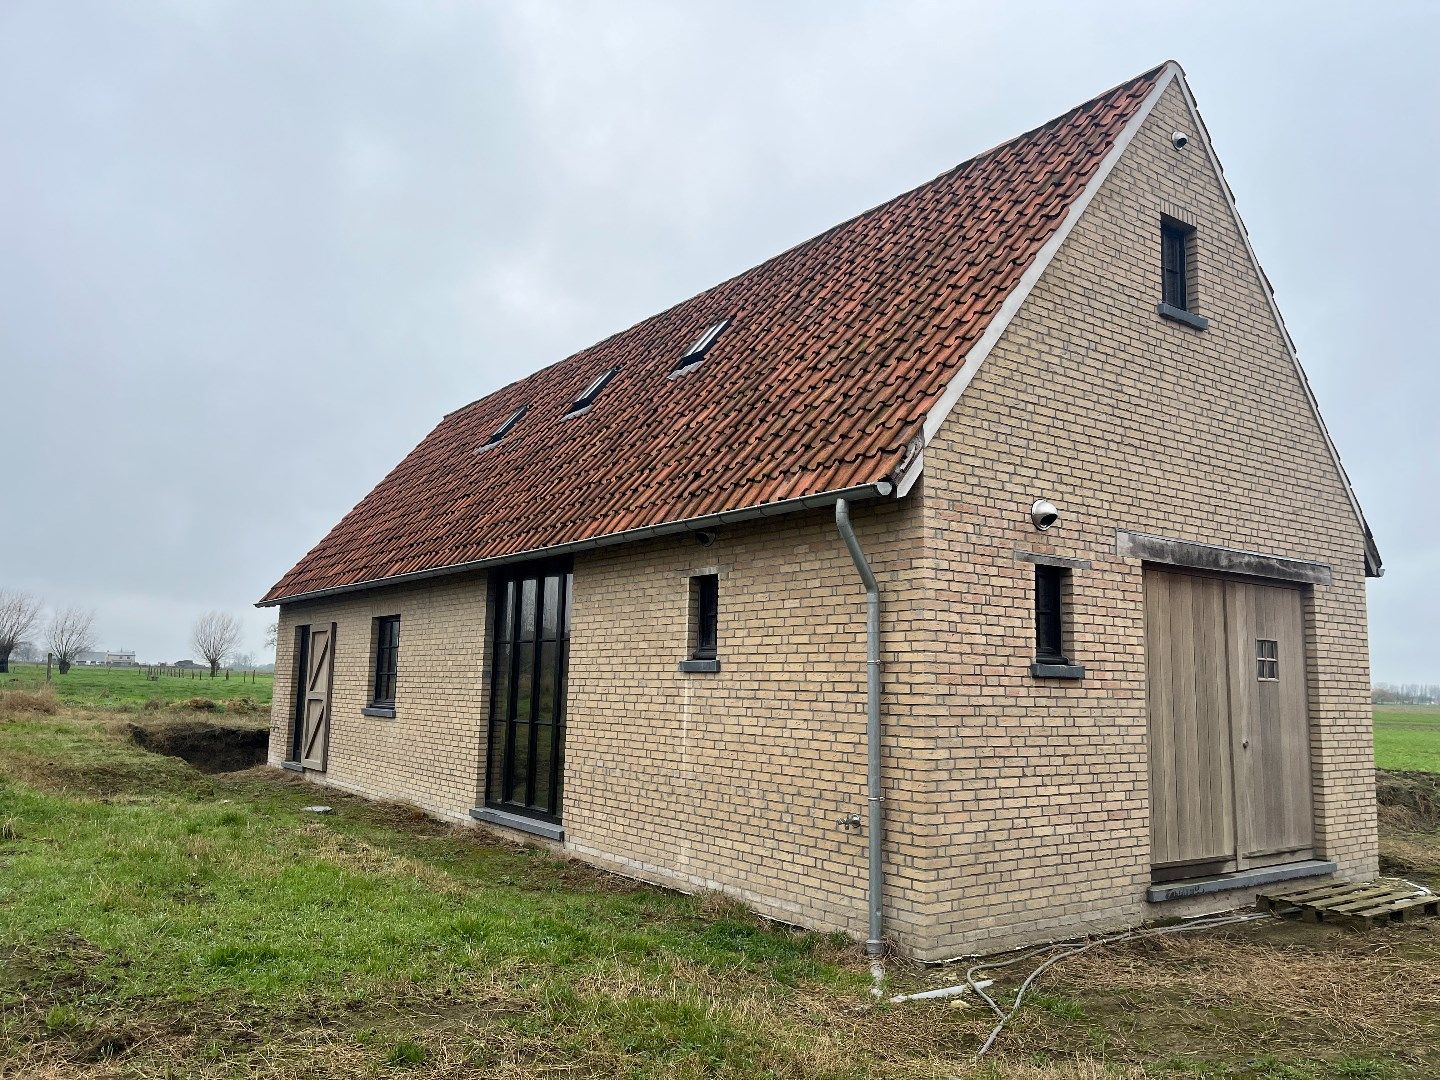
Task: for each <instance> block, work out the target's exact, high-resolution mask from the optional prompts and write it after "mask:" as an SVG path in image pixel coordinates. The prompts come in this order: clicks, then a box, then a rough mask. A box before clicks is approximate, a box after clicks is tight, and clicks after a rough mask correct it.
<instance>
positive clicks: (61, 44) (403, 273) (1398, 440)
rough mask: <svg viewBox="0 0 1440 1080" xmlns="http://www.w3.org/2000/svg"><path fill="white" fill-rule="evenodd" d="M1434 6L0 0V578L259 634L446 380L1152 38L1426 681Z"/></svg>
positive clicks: (1437, 155)
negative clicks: (237, 618) (1175, 78)
mask: <svg viewBox="0 0 1440 1080" xmlns="http://www.w3.org/2000/svg"><path fill="white" fill-rule="evenodd" d="M1082 9H1084V10H1082ZM1102 9H1103V10H1102ZM1437 34H1440V5H1434V4H1401V5H1394V6H1390V7H1388V8H1383V10H1382V7H1379V6H1376V5H1369V4H1367V5H1363V6H1362V5H1358V4H1357V5H1354V6H1343V7H1342V6H1340V5H1332V4H1324V3H1313V2H1310V3H1297V4H1281V3H1256V2H1255V0H1246V2H1244V3H1239V4H1223V3H1205V4H1197V5H1194V6H1193V7H1189V8H1187V6H1186V5H1184V4H1176V3H1169V4H1154V3H1144V4H1133V5H1129V4H1114V5H1109V6H1108V8H1106V7H1105V6H1104V5H1099V4H1086V5H1081V4H1072V3H1063V4H1055V5H1043V6H1036V5H1028V6H1027V5H1024V4H1009V3H1007V4H998V3H984V4H960V3H950V4H930V3H911V4H907V3H898V2H894V0H890V2H885V3H874V4H858V3H839V2H834V0H830V2H825V3H814V4H789V5H780V4H774V3H760V4H753V5H751V4H741V3H723V4H718V3H717V4H711V5H705V4H699V3H694V2H687V3H683V4H682V3H669V2H667V3H653V4H651V3H638V2H637V3H616V4H584V3H540V2H535V0H524V2H523V3H522V2H519V0H517V2H515V3H511V4H500V3H493V2H485V3H481V2H478V0H477V2H474V3H423V2H418V0H406V2H403V3H402V2H396V3H362V2H357V0H334V2H331V3H300V2H295V0H283V2H281V0H275V2H270V3H266V2H259V0H243V2H241V0H236V2H227V0H207V2H180V0H172V2H168V3H161V2H155V3H143V2H138V0H127V2H123V3H122V2H120V0H116V2H113V3H110V4H86V3H80V2H76V0H71V2H65V3H56V2H55V0H35V2H23V0H0V425H3V428H4V445H5V446H6V448H7V449H8V456H7V458H6V460H5V461H4V465H3V469H4V471H3V472H0V588H3V587H7V586H8V587H21V588H26V589H30V590H33V591H34V592H37V593H39V594H41V595H42V596H43V597H45V598H46V599H47V600H48V601H50V602H51V603H52V604H55V603H83V604H87V605H91V606H93V607H95V608H96V609H97V611H98V629H99V631H100V644H101V646H102V647H106V648H112V649H118V648H128V649H135V650H138V651H139V652H140V653H141V655H142V657H143V658H151V659H167V660H174V659H177V658H179V657H182V656H186V655H188V654H189V652H190V649H189V645H188V636H189V634H188V629H189V625H190V623H191V622H192V620H193V619H194V617H195V616H196V615H197V614H198V613H200V612H202V611H204V610H206V609H209V608H220V609H223V610H227V611H232V612H235V613H237V614H239V615H241V616H242V617H243V618H244V619H245V621H246V626H247V630H248V640H247V642H246V646H247V647H248V648H249V649H251V650H253V651H255V652H257V653H258V652H260V651H261V641H262V631H263V628H264V626H265V624H266V622H267V621H269V620H270V619H272V618H273V613H271V612H261V611H256V610H254V609H252V608H251V607H250V605H251V603H252V602H253V601H254V600H255V599H257V598H258V597H259V596H260V595H261V594H263V593H264V592H265V590H266V589H267V588H268V587H269V586H270V585H271V584H272V583H273V582H274V581H275V580H276V579H277V578H279V576H280V575H281V574H282V573H283V572H284V571H285V570H287V569H288V568H289V567H290V566H291V565H292V564H293V563H294V562H295V561H296V559H297V558H298V557H299V556H300V555H301V554H303V553H304V552H305V551H306V550H307V549H308V548H309V547H310V546H311V545H312V544H314V543H315V541H316V540H318V539H319V538H320V536H321V535H323V534H324V532H325V531H326V530H327V529H328V528H329V527H330V526H331V525H332V524H334V523H335V522H336V521H337V520H338V519H339V518H340V517H341V515H343V514H344V513H345V511H347V510H348V509H349V508H350V507H351V506H352V505H354V503H355V502H357V501H358V500H359V499H360V497H361V496H363V495H364V494H365V492H366V491H368V490H369V489H370V487H371V486H373V485H374V484H375V483H376V482H377V481H378V480H379V479H380V478H381V476H382V475H384V473H385V472H386V471H387V470H388V469H389V468H390V467H391V466H393V465H394V464H395V463H396V462H397V461H399V459H400V458H401V457H402V456H403V455H404V454H405V453H406V452H407V451H408V450H409V449H410V448H411V447H412V446H413V445H414V444H415V443H416V442H417V441H418V440H419V439H420V438H421V437H422V436H423V435H424V434H425V433H426V432H427V431H428V430H429V429H430V428H431V427H432V426H433V425H434V423H435V422H436V421H437V420H438V419H439V418H440V416H441V415H442V414H443V413H445V412H447V411H449V410H451V409H453V408H455V407H457V406H458V405H461V404H464V403H465V402H468V401H471V400H473V399H474V398H477V397H480V396H481V395H483V394H486V393H488V392H489V391H491V390H494V389H495V388H496V387H498V386H501V385H502V384H504V383H506V382H509V381H510V380H512V379H514V378H516V377H518V376H521V375H523V374H525V373H527V372H529V371H532V370H533V369H535V368H537V367H540V366H542V365H544V364H547V363H550V362H552V361H554V360H557V359H559V358H561V357H563V356H566V355H568V354H569V353H571V352H573V351H574V350H576V349H578V348H580V347H583V346H585V345H588V344H590V343H592V342H594V341H595V340H597V339H599V338H601V337H603V336H605V335H607V334H609V333H611V332H613V331H615V330H618V329H621V328H623V327H626V326H629V325H630V324H632V323H634V322H635V321H636V320H638V319H640V318H643V317H644V316H646V315H648V314H651V313H653V312H655V311H658V310H660V309H662V308H664V307H666V306H667V305H669V304H671V303H673V302H675V301H677V300H680V299H683V298H684V297H686V296H689V295H691V294H693V293H695V292H697V291H699V290H701V289H703V288H704V287H706V286H708V285H711V284H714V283H715V282H717V281H719V280H721V279H723V278H725V277H728V276H730V275H732V274H734V273H736V272H738V271H740V270H743V269H745V268H747V267H749V266H751V265H753V264H755V263H756V262H758V261H760V260H761V259H764V258H765V257H767V256H769V255H772V254H774V253H775V252H778V251H780V250H782V249H784V248H786V247H788V246H790V245H791V244H794V243H795V242H797V241H799V240H802V239H804V238H806V237H808V236H811V235H813V234H815V233H817V232H819V231H821V230H823V229H825V228H826V227H828V226H830V225H832V224H834V223H835V222H837V221H840V220H841V219H843V218H846V217H848V216H850V215H852V214H854V213H856V212H857V211H860V210H863V209H865V208H867V207H869V206H872V205H874V204H875V203H877V202H880V201H883V200H885V199H887V198H889V197H890V196H893V195H895V194H898V193H899V192H900V191H902V190H905V189H907V188H909V187H912V186H914V185H916V184H917V183H920V182H922V181H924V180H927V179H929V178H930V177H932V176H934V175H935V174H937V173H939V172H941V171H943V170H945V169H947V168H949V167H950V166H952V165H954V164H956V163H958V162H960V161H962V160H964V159H965V158H967V157H970V156H971V155H973V154H975V153H976V152H978V151H980V150H983V149H985V148H986V147H989V146H991V145H993V144H994V143H996V142H999V141H1001V140H1003V139H1005V138H1007V137H1009V136H1011V135H1014V134H1017V133H1019V132H1020V131H1022V130H1024V129H1026V128H1029V127H1033V126H1034V125H1036V124H1037V123H1040V122H1043V121H1044V120H1046V119H1048V118H1050V117H1052V116H1054V115H1056V114H1058V113H1060V112H1062V111H1064V110H1065V109H1067V108H1069V107H1070V106H1072V105H1075V104H1078V103H1079V102H1080V101H1082V100H1084V99H1085V98H1088V97H1090V96H1092V95H1094V94H1095V93H1097V92H1099V91H1101V90H1104V89H1105V88H1107V87H1109V86H1112V85H1114V84H1115V83H1117V82H1120V81H1121V80H1123V79H1125V78H1128V77H1129V76H1131V75H1135V74H1137V73H1139V72H1141V71H1143V70H1145V69H1147V68H1149V67H1151V66H1153V65H1155V64H1157V63H1159V62H1160V61H1162V60H1164V59H1167V58H1172V57H1173V58H1175V59H1178V60H1179V61H1180V62H1181V63H1182V64H1183V65H1184V66H1185V68H1186V70H1187V72H1188V74H1189V76H1190V80H1191V84H1192V86H1193V88H1194V90H1195V93H1196V95H1197V97H1198V99H1199V103H1200V108H1201V111H1202V113H1203V114H1204V116H1205V118H1206V122H1207V124H1208V125H1209V128H1210V131H1211V133H1212V135H1213V136H1214V139H1215V143H1216V149H1217V151H1218V153H1219V155H1220V158H1221V160H1222V162H1223V163H1224V164H1225V167H1226V170H1227V175H1228V176H1229V178H1230V181H1231V183H1232V185H1233V187H1234V189H1235V192H1236V195H1237V197H1238V200H1239V203H1240V211H1241V213H1242V215H1243V216H1244V217H1245V220H1246V223H1247V225H1248V226H1249V228H1250V232H1251V235H1252V237H1253V240H1254V243H1255V246H1256V248H1257V249H1258V251H1259V255H1260V259H1261V261H1262V263H1263V264H1264V266H1265V268H1266V270H1267V272H1268V273H1269V275H1270V278H1271V279H1272V281H1273V282H1274V284H1275V288H1276V292H1277V295H1278V299H1279V302H1280V306H1281V309H1282V310H1283V311H1284V313H1285V316H1286V319H1287V321H1288V323H1289V326H1290V329H1291V331H1292V333H1293V334H1294V336H1295V338H1296V341H1297V343H1298V345H1299V348H1300V356H1301V359H1302V361H1303V362H1304V364H1305V366H1306V368H1307V370H1308V372H1309V375H1310V379H1311V381H1312V383H1313V385H1314V388H1315V392H1316V394H1317V396H1318V397H1319V400H1320V404H1321V407H1322V409H1323V411H1324V413H1325V417H1326V419H1327V421H1328V424H1329V427H1330V430H1331V433H1332V435H1333V436H1334V439H1335V442H1336V443H1337V444H1338V446H1339V448H1340V452H1341V454H1342V456H1343V458H1344V460H1345V463H1346V465H1347V467H1348V469H1349V472H1350V475H1351V477H1352V478H1353V480H1354V482H1355V486H1356V488H1357V490H1358V493H1359V496H1360V500H1361V502H1362V504H1363V505H1364V507H1365V509H1366V512H1367V514H1368V517H1369V519H1370V523H1371V526H1372V528H1373V529H1374V532H1375V535H1376V537H1377V539H1378V541H1379V544H1380V549H1381V552H1382V553H1383V555H1384V557H1385V561H1386V566H1387V573H1386V576H1385V577H1384V579H1383V580H1381V581H1378V582H1373V583H1372V584H1371V586H1370V618H1371V635H1372V648H1373V656H1374V672H1375V676H1376V677H1377V678H1380V679H1389V680H1401V679H1407V680H1409V679H1416V680H1418V679H1425V680H1430V681H1440V659H1437V655H1440V651H1437V647H1436V646H1437V640H1436V639H1437V632H1440V615H1437V612H1440V583H1437V581H1440V538H1437V531H1440V515H1437V511H1436V508H1435V502H1436V498H1437V493H1436V491H1435V483H1436V479H1437V458H1440V434H1437V420H1440V418H1437V415H1436V414H1437V408H1436V406H1437V397H1440V378H1437V374H1436V367H1437V357H1436V348H1435V345H1434V341H1435V338H1436V335H1437V330H1436V324H1435V323H1434V322H1432V321H1431V318H1430V317H1431V316H1432V315H1434V314H1435V308H1436V306H1437V298H1440V269H1437V268H1440V259H1437V257H1436V252H1437V251H1440V224H1437V223H1440V205H1437V204H1440V196H1437V191H1440V187H1437V184H1440V136H1437V131H1440V121H1437V105H1440V95H1437V90H1436V80H1435V77H1434V74H1433V56H1432V48H1433V41H1434V39H1435V37H1436V35H1437ZM1297 513H1301V514H1303V508H1297Z"/></svg>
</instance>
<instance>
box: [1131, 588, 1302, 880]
mask: <svg viewBox="0 0 1440 1080" xmlns="http://www.w3.org/2000/svg"><path fill="white" fill-rule="evenodd" d="M1145 639H1146V642H1145V644H1146V664H1147V674H1148V679H1147V700H1148V708H1149V732H1150V808H1151V817H1150V839H1151V860H1152V866H1153V869H1154V876H1155V877H1156V879H1157V880H1168V879H1175V878H1182V877H1195V876H1201V875H1205V874H1214V873H1224V872H1227V871H1231V870H1237V869H1243V868H1244V867H1246V866H1249V865H1252V863H1256V862H1276V861H1285V860H1287V859H1291V858H1306V857H1308V856H1309V854H1310V850H1309V849H1310V846H1311V819H1312V809H1311V797H1310V732H1309V721H1308V717H1307V713H1306V706H1305V652H1304V649H1305V642H1304V621H1303V612H1302V605H1301V594H1300V592H1299V591H1298V590H1296V589H1293V588H1285V587H1281V586H1269V585H1258V584H1251V583H1249V582H1243V581H1233V580H1226V579H1223V578H1218V577H1204V576H1200V575H1190V574H1179V573H1166V572H1163V571H1158V570H1147V571H1146V574H1145Z"/></svg>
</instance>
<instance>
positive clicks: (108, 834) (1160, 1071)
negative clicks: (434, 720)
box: [0, 698, 1440, 1080]
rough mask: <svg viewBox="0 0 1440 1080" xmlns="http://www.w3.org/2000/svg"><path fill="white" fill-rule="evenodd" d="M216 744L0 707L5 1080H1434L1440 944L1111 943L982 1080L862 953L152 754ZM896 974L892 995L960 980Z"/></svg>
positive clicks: (71, 712) (1275, 930)
mask: <svg viewBox="0 0 1440 1080" xmlns="http://www.w3.org/2000/svg"><path fill="white" fill-rule="evenodd" d="M208 722H210V721H209V720H208V719H207V718H206V717H204V716H199V717H196V716H193V715H191V714H187V713H179V712H176V711H174V710H166V711H163V712H146V713H124V712H115V711H81V710H75V709H63V710H61V711H60V712H58V713H55V714H44V713H35V712H32V711H26V710H21V709H17V708H14V707H13V706H7V705H6V704H5V703H4V701H3V698H0V1076H9V1075H16V1076H21V1075H28V1076H36V1077H71V1076H75V1077H78V1076H86V1077H90V1076H98V1077H106V1076H116V1077H137V1078H138V1077H160V1076H170V1077H191V1076H195V1077H229V1076H254V1075H265V1076H285V1077H301V1076H303V1077H353V1076H414V1077H474V1076H484V1077H490V1076H502V1077H507V1076H517V1077H518V1076H564V1077H591V1076H604V1077H614V1076H628V1077H672V1076H679V1077H702V1076H704V1077H710V1076H716V1077H747V1078H748V1077H764V1076H771V1077H801V1076H825V1077H854V1078H860V1077H871V1076H875V1077H940V1076H964V1077H984V1078H986V1080H1003V1078H1011V1077H1013V1078H1017V1080H1029V1078H1034V1080H1041V1078H1058V1077H1073V1078H1081V1077H1085V1078H1101V1077H1119V1078H1128V1077H1142V1076H1143V1077H1158V1076H1177V1077H1179V1076H1184V1077H1217V1078H1218V1077H1248V1078H1255V1080H1303V1078H1317V1080H1318V1078H1321V1077H1337V1076H1338V1077H1352V1078H1372V1080H1375V1078H1390V1077H1395V1078H1398V1077H1404V1076H1433V1075H1436V1074H1437V1073H1440V935H1437V931H1436V928H1435V927H1434V926H1433V925H1430V924H1425V923H1420V924H1415V925H1411V926H1401V927H1395V928H1391V929H1386V930H1383V931H1378V932H1375V933H1372V934H1369V935H1360V934H1355V933H1351V932H1348V931H1340V930H1333V929H1330V928H1327V927H1314V926H1309V925H1304V924H1292V923H1273V922H1272V923H1260V924H1248V925H1246V926H1244V927H1239V928H1234V929H1231V930H1228V931H1221V932H1208V933H1205V934H1204V935H1195V936H1184V937H1181V936H1176V937H1169V938H1156V939H1150V940H1147V941H1142V942H1136V943H1132V944H1128V945H1116V946H1108V947H1105V948H1097V949H1094V950H1092V951H1091V952H1089V953H1086V954H1085V955H1084V956H1081V957H1077V958H1075V959H1073V960H1069V961H1066V962H1065V963H1064V964H1062V965H1059V966H1058V967H1056V968H1054V969H1052V970H1051V971H1050V972H1048V973H1047V974H1046V975H1045V976H1044V977H1043V978H1042V979H1041V980H1040V981H1039V982H1038V983H1037V986H1036V990H1037V993H1036V996H1035V997H1034V999H1033V1002H1032V1004H1031V1005H1029V1006H1027V1007H1026V1008H1025V1009H1023V1010H1022V1011H1021V1013H1020V1014H1019V1015H1018V1016H1017V1017H1016V1019H1015V1021H1014V1022H1013V1023H1012V1025H1011V1026H1010V1027H1009V1028H1007V1029H1006V1032H1005V1034H1004V1035H1003V1036H1002V1037H1001V1041H1000V1045H999V1048H998V1050H997V1052H996V1054H995V1055H994V1056H993V1058H992V1059H987V1061H986V1062H985V1063H983V1064H978V1065H977V1064H976V1063H975V1061H974V1058H973V1055H974V1051H975V1048H976V1046H977V1045H978V1043H979V1041H980V1039H981V1038H982V1037H983V1035H984V1034H985V1033H986V1032H987V1031H988V1029H989V1026H990V1021H989V1015H988V1013H986V1012H984V1011H983V1010H982V1009H980V1008H977V1007H973V1006H972V1007H956V1006H954V1005H950V1004H946V1003H944V1002H934V1003H912V1004H907V1005H901V1006H889V1005H876V1004H874V1003H873V1002H872V1001H871V999H870V997H869V994H868V987H869V979H868V972H867V970H866V965H865V963H864V961H863V959H862V958H861V957H860V956H859V955H858V952H857V950H856V949H855V948H854V947H853V946H851V945H850V944H849V943H848V942H845V941H843V940H840V939H837V938H834V937H827V936H822V935H817V934H811V933H802V932H797V931H792V930H788V929H786V928H783V927H779V926H776V925H774V924H769V923H766V922H763V921H762V920H759V919H757V918H756V917H754V916H752V915H750V914H749V913H748V912H746V911H745V910H744V909H743V908H741V907H740V906H738V905H736V904H734V903H732V902H730V901H726V900H722V899H718V898H716V897H713V896H695V897H686V896H680V895H677V894H674V893H670V892H666V891H664V890H661V889H656V888H651V887H649V886H644V885H639V884H636V883H633V882H630V881H627V880H625V879H621V878H617V877H613V876H610V875H607V874H604V873H601V872H599V871H596V870H593V869H590V868H588V867H585V866H583V865H581V864H578V863H574V862H568V861H563V860H560V859H557V858H554V857H552V856H550V855H548V854H546V853H544V852H542V851H540V850H538V849H535V848H529V847H524V846H521V845H517V844H509V843H504V842H499V841H496V840H493V839H489V838H487V837H486V836H484V835H481V834H479V833H477V832H476V831H474V830H468V829H462V828H459V827H451V826H447V825H444V824H440V823H437V822H434V821H431V820H428V819H426V818H424V817H422V816H420V815H419V814H417V813H415V812H413V811H410V810H406V809H403V808H399V807H395V806H388V805H383V804H375V803H368V802H365V801H362V800H359V799H353V798H350V797H347V796H345V795H343V794H341V793H339V792H335V791H333V790H321V789H317V788H315V787H313V786H311V785H308V784H305V783H304V782H302V781H299V780H296V779H294V778H292V777H290V776H289V775H288V774H279V773H276V772H275V771H272V770H266V769H252V770H247V771H242V772H234V773H223V774H217V775H204V774H201V773H199V772H197V771H195V770H194V769H192V768H191V767H190V766H188V765H186V764H185V763H183V762H181V761H179V760H178V759H176V758H172V757H166V756H161V755H159V754H155V753H149V752H147V751H144V750H141V749H140V748H139V747H138V746H137V745H135V741H134V739H135V737H136V730H137V728H140V729H144V731H145V732H148V733H150V735H156V734H158V733H160V732H161V731H163V730H164V729H165V728H166V727H167V726H172V725H191V726H192V727H193V726H194V725H196V724H197V723H208ZM220 723H222V724H227V725H230V726H231V727H234V726H235V725H243V724H246V723H249V724H255V725H257V726H258V725H259V724H262V723H263V720H258V721H257V720H250V719H246V718H243V717H239V716H235V717H223V718H221V719H220ZM147 741H148V736H147ZM1404 785H1405V786H1404V790H1403V791H1400V792H1399V794H1397V796H1396V797H1397V799H1399V800H1400V801H1402V802H1404V803H1406V805H1405V806H1399V805H1397V806H1396V807H1393V808H1391V809H1392V810H1393V814H1392V815H1391V816H1390V817H1389V818H1388V819H1387V820H1390V821H1392V822H1393V823H1394V824H1395V825H1397V826H1398V827H1400V828H1402V829H1403V838H1402V846H1401V847H1400V848H1398V849H1396V850H1397V851H1398V854H1396V855H1393V856H1387V858H1392V860H1393V859H1399V860H1400V862H1398V863H1395V862H1393V861H1392V864H1391V868H1392V869H1393V868H1395V867H1397V866H1398V867H1399V868H1401V869H1404V870H1405V871H1406V872H1407V873H1408V874H1410V875H1411V876H1414V877H1422V876H1425V875H1426V874H1440V821H1437V820H1436V819H1435V817H1434V815H1433V814H1432V813H1431V812H1430V809H1433V807H1435V806H1440V781H1434V782H1432V781H1429V780H1426V779H1424V778H1421V779H1419V780H1416V779H1414V778H1407V779H1406V780H1405V781H1404ZM1397 790H1398V789H1397ZM316 802H323V803H325V804H327V805H329V806H331V807H332V808H333V812H332V813H329V814H325V815H315V814H312V813H307V812H305V811H304V810H303V809H302V808H303V807H305V806H307V805H310V804H313V803H316ZM1427 808H1429V809H1427ZM1387 835H1388V834H1387ZM1430 880H1435V878H1433V877H1432V878H1431V879H1430ZM1031 966H1032V965H1031V964H1024V965H1020V966H1018V967H1016V968H1011V969H1006V971H1005V972H1002V973H1001V974H1002V978H1001V985H1002V987H1004V988H1013V986H1014V984H1015V982H1016V981H1017V978H1018V975H1019V974H1020V973H1023V972H1025V971H1027V970H1028V969H1029V967H1031ZM890 969H891V976H892V979H893V980H894V982H893V988H894V989H897V990H904V989H915V988H919V987H922V986H937V985H945V984H947V983H950V982H954V981H956V980H957V979H958V978H959V977H960V972H957V971H956V970H954V969H953V968H951V969H938V970H931V969H919V968H912V967H908V966H906V965H904V964H903V963H898V962H892V964H891V965H890Z"/></svg>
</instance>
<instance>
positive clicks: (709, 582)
mask: <svg viewBox="0 0 1440 1080" xmlns="http://www.w3.org/2000/svg"><path fill="white" fill-rule="evenodd" d="M719 655H720V575H719V574H694V575H692V576H691V578H690V659H691V660H717V659H719Z"/></svg>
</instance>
